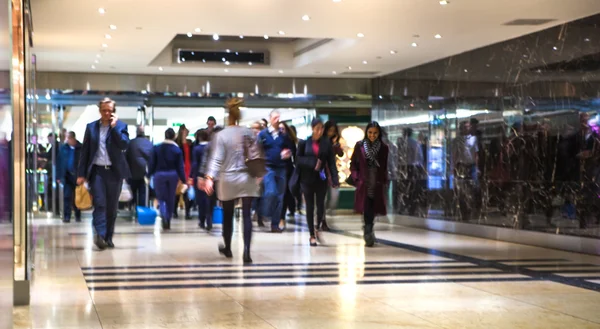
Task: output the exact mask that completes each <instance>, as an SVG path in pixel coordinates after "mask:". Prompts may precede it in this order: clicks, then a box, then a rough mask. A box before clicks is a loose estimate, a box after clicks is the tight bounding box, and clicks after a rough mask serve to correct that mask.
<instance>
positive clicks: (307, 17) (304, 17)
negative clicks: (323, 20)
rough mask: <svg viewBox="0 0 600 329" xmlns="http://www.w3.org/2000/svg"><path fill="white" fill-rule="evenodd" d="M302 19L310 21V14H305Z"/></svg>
mask: <svg viewBox="0 0 600 329" xmlns="http://www.w3.org/2000/svg"><path fill="white" fill-rule="evenodd" d="M302 20H303V21H305V22H308V21H310V16H308V15H304V16H302Z"/></svg>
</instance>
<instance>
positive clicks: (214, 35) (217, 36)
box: [213, 33, 219, 41]
mask: <svg viewBox="0 0 600 329" xmlns="http://www.w3.org/2000/svg"><path fill="white" fill-rule="evenodd" d="M213 40H215V41H217V40H219V35H218V34H216V33H215V34H213Z"/></svg>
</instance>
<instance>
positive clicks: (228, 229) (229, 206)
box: [223, 197, 253, 251]
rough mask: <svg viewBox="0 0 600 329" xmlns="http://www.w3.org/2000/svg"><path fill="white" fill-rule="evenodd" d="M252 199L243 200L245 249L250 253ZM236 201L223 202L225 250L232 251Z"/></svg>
mask: <svg viewBox="0 0 600 329" xmlns="http://www.w3.org/2000/svg"><path fill="white" fill-rule="evenodd" d="M252 199H253V198H252V197H247V198H242V217H243V218H244V247H245V248H246V249H247V250H248V251H250V242H251V241H252V217H251V212H252V210H251V208H252ZM235 201H236V200H229V201H223V242H225V248H227V249H231V236H232V235H233V212H234V210H235Z"/></svg>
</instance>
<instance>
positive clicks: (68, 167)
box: [56, 131, 81, 223]
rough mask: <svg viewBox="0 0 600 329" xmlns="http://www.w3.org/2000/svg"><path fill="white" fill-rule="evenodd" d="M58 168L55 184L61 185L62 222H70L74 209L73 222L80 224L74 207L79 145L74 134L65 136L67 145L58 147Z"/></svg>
mask: <svg viewBox="0 0 600 329" xmlns="http://www.w3.org/2000/svg"><path fill="white" fill-rule="evenodd" d="M59 152H60V156H58V159H59V161H58V166H57V168H56V176H57V177H56V178H57V180H56V181H57V182H58V183H59V184H60V183H62V184H63V201H64V211H63V222H64V223H69V222H71V208H74V209H75V221H76V222H81V210H80V209H77V206H76V205H75V188H76V187H77V167H78V166H79V155H80V153H81V143H80V142H79V141H78V140H77V138H76V136H75V132H73V131H71V132H69V133H68V136H67V143H66V144H62V145H61V146H60V150H59Z"/></svg>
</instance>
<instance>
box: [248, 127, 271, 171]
mask: <svg viewBox="0 0 600 329" xmlns="http://www.w3.org/2000/svg"><path fill="white" fill-rule="evenodd" d="M244 161H245V163H246V167H248V173H249V174H250V176H252V177H255V178H259V177H263V176H264V175H266V174H267V158H266V156H265V150H264V149H263V146H262V144H261V143H260V142H259V141H258V138H253V137H250V136H249V135H246V136H244Z"/></svg>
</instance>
